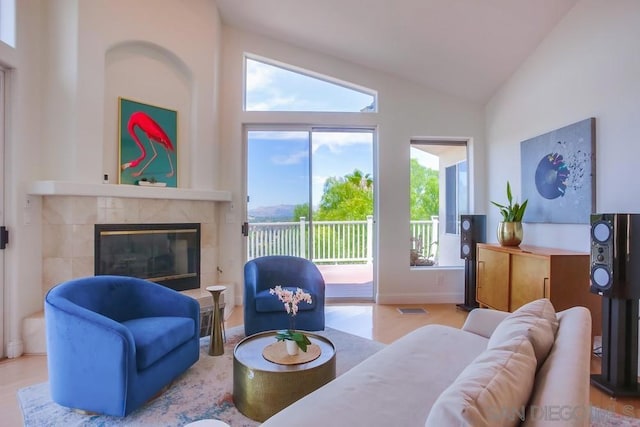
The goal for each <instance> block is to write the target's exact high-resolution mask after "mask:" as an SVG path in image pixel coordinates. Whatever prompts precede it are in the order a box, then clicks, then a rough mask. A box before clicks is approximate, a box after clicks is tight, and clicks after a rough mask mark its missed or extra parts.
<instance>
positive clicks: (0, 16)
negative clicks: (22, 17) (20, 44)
mask: <svg viewBox="0 0 640 427" xmlns="http://www.w3.org/2000/svg"><path fill="white" fill-rule="evenodd" d="M0 41H3V42H4V43H6V44H8V45H9V46H11V47H16V1H15V0H0Z"/></svg>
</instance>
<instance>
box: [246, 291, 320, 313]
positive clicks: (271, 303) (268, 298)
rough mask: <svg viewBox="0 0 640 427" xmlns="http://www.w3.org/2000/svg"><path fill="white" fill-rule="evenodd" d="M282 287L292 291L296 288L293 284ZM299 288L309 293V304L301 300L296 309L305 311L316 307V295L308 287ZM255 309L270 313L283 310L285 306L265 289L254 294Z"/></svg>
mask: <svg viewBox="0 0 640 427" xmlns="http://www.w3.org/2000/svg"><path fill="white" fill-rule="evenodd" d="M282 288H283V289H288V290H290V291H293V292H295V291H296V289H298V288H297V287H295V286H283V287H282ZM301 289H302V290H303V291H305V292H306V293H308V294H309V295H311V304H309V303H306V302H304V301H301V302H300V303H299V304H298V311H307V310H313V309H314V308H316V300H317V298H316V295H315V294H314V293H313V292H310V291H309V290H308V289H303V288H301ZM256 311H257V312H259V313H270V312H274V311H285V308H284V303H283V302H282V301H280V299H279V298H278V296H277V295H273V294H271V293H269V289H266V290H264V291H260V292H258V293H257V294H256Z"/></svg>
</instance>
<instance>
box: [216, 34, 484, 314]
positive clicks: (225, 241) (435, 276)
mask: <svg viewBox="0 0 640 427" xmlns="http://www.w3.org/2000/svg"><path fill="white" fill-rule="evenodd" d="M223 39H224V49H223V52H224V53H223V55H224V56H223V58H224V61H223V67H222V78H223V85H222V92H221V105H223V106H224V108H223V109H222V110H221V119H222V123H224V125H223V126H221V131H222V135H221V144H222V151H221V153H222V155H223V158H222V161H221V163H220V167H221V171H222V174H223V175H222V181H221V185H222V186H223V187H224V188H225V189H229V190H231V191H232V193H233V196H234V203H233V206H234V208H233V209H229V210H228V211H227V212H225V215H224V216H223V215H220V217H221V218H222V217H226V218H227V220H228V221H229V223H228V224H227V226H223V227H221V230H220V235H221V247H225V254H224V255H221V259H220V261H221V264H222V269H223V270H224V274H223V279H224V280H226V281H234V282H236V283H240V284H241V283H242V266H243V263H244V260H245V256H244V254H243V246H242V239H240V238H239V236H240V223H241V222H242V221H244V209H245V205H244V201H243V195H244V194H245V189H244V186H243V182H244V174H245V172H244V157H243V156H244V155H243V133H242V125H243V123H305V124H329V125H341V124H347V125H367V126H377V129H378V145H377V150H376V158H377V170H376V173H375V175H376V176H375V185H376V191H377V194H376V198H377V199H376V200H377V227H378V236H377V237H378V241H377V247H378V253H377V283H378V295H377V297H378V298H377V299H378V301H379V302H382V303H394V302H420V301H424V302H461V301H462V300H463V299H464V290H463V282H464V278H463V271H462V270H460V269H457V270H453V271H452V270H447V269H431V270H424V269H420V270H411V269H410V268H409V262H408V261H409V254H408V252H409V233H408V227H409V141H410V139H411V138H412V137H428V136H439V137H457V138H463V139H466V138H471V139H473V141H474V145H475V146H476V147H480V149H479V150H475V149H474V148H476V147H472V149H471V150H470V151H471V153H472V154H471V155H472V156H475V160H476V164H477V165H479V167H478V168H477V169H475V170H473V179H472V183H473V184H472V185H475V187H474V188H475V190H476V196H477V199H476V200H480V201H482V200H484V199H485V196H484V192H483V191H482V188H483V186H482V184H481V182H482V176H483V173H484V171H483V170H482V165H483V164H484V159H483V158H482V156H481V153H482V148H481V147H482V145H483V134H484V125H483V119H482V109H481V107H480V106H478V105H472V104H470V103H467V102H463V101H460V100H457V99H454V98H452V97H450V96H446V95H443V94H441V93H438V92H435V91H430V90H427V89H425V88H423V87H420V86H417V85H414V84H411V83H408V82H406V81H403V80H400V79H397V78H395V77H393V76H391V75H386V74H382V73H379V72H374V71H372V70H370V69H367V68H363V67H360V66H358V65H355V64H351V63H348V62H345V61H342V60H339V59H336V58H333V57H329V56H326V55H320V54H317V53H314V52H310V51H308V50H306V49H299V48H296V47H294V46H292V45H287V44H283V43H279V42H276V41H273V40H269V39H266V38H264V37H261V36H257V35H254V34H250V33H247V32H242V31H239V30H236V29H232V28H229V27H226V26H225V27H223ZM244 52H248V53H253V54H256V55H259V56H263V57H267V58H272V59H274V60H277V61H281V62H283V63H288V64H292V65H295V66H298V67H301V68H304V69H308V70H312V71H314V72H318V73H321V74H326V75H328V76H331V77H334V78H337V79H340V80H343V81H347V82H353V83H356V84H358V85H362V86H364V87H368V88H371V89H374V90H377V91H378V94H379V112H378V113H377V114H375V113H374V114H352V115H345V114H309V113H279V114H277V113H260V112H243V111H242V88H243V86H242V82H243V53H244ZM402 230H407V232H406V233H403V232H402ZM239 290H240V289H239ZM241 294H242V292H237V293H236V295H238V296H240V295H241Z"/></svg>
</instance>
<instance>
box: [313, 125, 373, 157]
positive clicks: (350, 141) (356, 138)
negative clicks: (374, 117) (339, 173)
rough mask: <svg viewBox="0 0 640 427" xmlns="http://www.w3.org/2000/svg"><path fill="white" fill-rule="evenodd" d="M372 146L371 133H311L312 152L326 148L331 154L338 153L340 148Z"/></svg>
mask: <svg viewBox="0 0 640 427" xmlns="http://www.w3.org/2000/svg"><path fill="white" fill-rule="evenodd" d="M360 144H365V145H372V144H373V132H370V131H365V130H363V131H357V132H321V131H320V132H313V144H312V145H313V146H312V149H313V152H314V153H315V152H316V151H317V150H318V149H319V148H320V147H327V148H328V149H329V151H331V152H332V153H339V152H340V151H341V149H342V147H347V146H351V145H360Z"/></svg>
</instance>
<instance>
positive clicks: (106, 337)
mask: <svg viewBox="0 0 640 427" xmlns="http://www.w3.org/2000/svg"><path fill="white" fill-rule="evenodd" d="M44 312H45V323H46V337H47V359H48V362H47V363H48V368H49V383H50V387H51V397H52V399H53V401H54V402H56V403H58V404H60V405H62V406H66V407H69V408H74V409H81V410H85V411H89V412H95V413H100V414H107V415H113V416H120V417H122V416H125V415H127V414H129V413H131V412H132V411H134V410H135V409H137V408H139V407H140V406H142V405H143V404H144V403H145V402H146V401H148V400H149V399H150V398H152V397H153V396H155V395H156V394H158V392H159V391H161V390H162V389H163V387H165V386H167V385H168V384H169V383H171V381H172V380H173V379H174V378H176V377H177V376H179V375H180V374H181V373H183V372H184V371H186V370H187V369H188V368H189V367H190V366H191V365H193V364H194V363H195V362H196V361H197V360H198V358H199V354H200V353H199V335H200V334H199V331H200V307H199V304H198V302H197V301H196V300H195V299H193V298H190V297H188V296H185V295H182V294H180V293H179V292H176V291H174V290H171V289H169V288H167V287H165V286H162V285H158V284H156V283H152V282H149V281H146V280H143V279H136V278H133V277H125V276H95V277H85V278H80V279H74V280H71V281H68V282H65V283H61V284H59V285H57V286H55V287H54V288H52V289H51V290H50V291H49V292H48V293H47V295H46V297H45V303H44Z"/></svg>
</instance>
